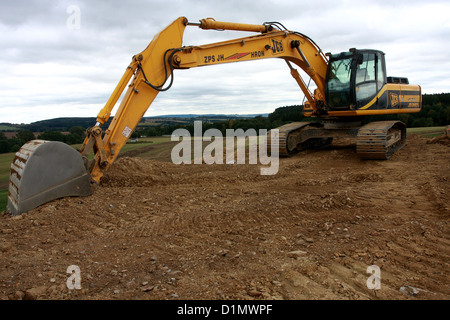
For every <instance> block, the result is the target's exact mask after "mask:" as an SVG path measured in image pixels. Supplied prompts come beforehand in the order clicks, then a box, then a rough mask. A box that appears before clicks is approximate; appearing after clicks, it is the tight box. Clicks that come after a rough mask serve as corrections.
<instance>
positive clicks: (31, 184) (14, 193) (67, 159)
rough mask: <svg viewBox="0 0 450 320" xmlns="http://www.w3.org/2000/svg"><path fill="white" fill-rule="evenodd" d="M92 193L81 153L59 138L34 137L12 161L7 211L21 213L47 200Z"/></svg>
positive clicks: (14, 213) (15, 213)
mask: <svg viewBox="0 0 450 320" xmlns="http://www.w3.org/2000/svg"><path fill="white" fill-rule="evenodd" d="M91 194H92V188H91V185H90V176H89V173H88V172H87V171H86V169H85V167H84V162H83V159H82V157H81V155H80V154H79V153H78V152H77V151H76V150H75V149H73V148H72V147H70V146H68V145H67V144H65V143H62V142H57V141H44V140H33V141H30V142H28V143H26V144H24V145H23V146H22V148H21V149H20V150H19V151H18V152H17V153H16V156H15V158H14V161H13V163H12V164H11V173H10V178H9V191H8V206H7V211H8V212H10V213H11V214H13V215H19V214H22V213H24V212H27V211H29V210H32V209H34V208H36V207H38V206H40V205H42V204H44V203H46V202H49V201H52V200H55V199H58V198H63V197H67V196H88V195H91Z"/></svg>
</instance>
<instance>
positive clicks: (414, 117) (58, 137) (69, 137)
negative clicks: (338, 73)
mask: <svg viewBox="0 0 450 320" xmlns="http://www.w3.org/2000/svg"><path fill="white" fill-rule="evenodd" d="M69 120H70V121H69ZM195 120H201V121H202V130H203V133H204V131H206V130H208V129H212V128H214V129H219V130H220V131H221V132H222V134H223V135H225V134H226V129H234V130H236V129H243V130H244V131H246V130H248V129H255V130H256V132H259V130H260V129H267V130H270V129H273V128H277V127H279V126H282V125H283V124H286V123H289V122H296V121H319V119H317V118H311V117H304V116H303V106H301V105H293V106H284V107H280V108H277V109H275V111H274V112H272V113H270V114H269V115H268V117H263V116H257V117H253V118H247V119H245V118H235V117H233V118H230V119H228V120H222V121H207V120H205V119H203V118H202V117H198V118H191V123H190V124H167V123H166V124H161V125H158V126H143V127H138V128H137V129H136V131H135V132H133V134H132V136H131V137H132V138H139V137H143V136H145V137H154V136H162V135H171V134H172V132H173V131H174V130H176V129H178V128H185V129H187V130H188V131H189V132H190V133H191V135H193V134H194V121H195ZM380 120H400V121H403V122H404V123H405V124H406V125H407V127H409V128H412V127H433V126H446V125H449V124H450V93H440V94H424V95H423V96H422V111H421V112H419V113H407V114H398V115H386V116H370V117H366V118H365V119H364V120H363V122H364V123H368V122H372V121H380ZM52 121H54V122H52ZM67 121H69V122H67ZM80 121H82V122H81V123H83V121H86V125H85V126H83V125H79V124H80ZM110 121H111V120H110ZM92 123H93V121H92V119H90V118H89V119H82V118H75V120H74V119H72V118H60V119H54V120H45V121H42V122H38V123H33V124H31V125H29V126H30V127H27V128H26V129H22V130H21V131H19V132H18V133H17V134H16V136H15V137H13V138H10V139H8V138H6V136H5V135H4V133H3V132H0V153H5V152H16V151H18V150H19V148H20V147H21V146H22V145H23V144H24V143H26V142H28V141H29V140H32V139H35V137H34V134H33V132H32V131H31V129H39V128H40V127H41V126H42V125H44V124H45V125H46V126H47V127H46V128H49V127H48V126H50V129H47V130H46V131H45V132H43V133H42V134H40V135H39V136H38V137H37V138H38V139H43V140H51V141H61V142H65V143H67V144H79V143H82V142H83V140H84V137H85V130H86V128H88V127H89V126H91V125H92ZM68 124H69V125H70V124H77V125H76V126H73V127H71V128H70V130H69V134H66V135H64V134H62V133H61V132H59V131H57V130H54V129H53V128H65V127H66V126H67V125H68ZM83 124H84V123H83ZM104 126H105V127H107V126H109V122H108V123H107V124H105V125H104Z"/></svg>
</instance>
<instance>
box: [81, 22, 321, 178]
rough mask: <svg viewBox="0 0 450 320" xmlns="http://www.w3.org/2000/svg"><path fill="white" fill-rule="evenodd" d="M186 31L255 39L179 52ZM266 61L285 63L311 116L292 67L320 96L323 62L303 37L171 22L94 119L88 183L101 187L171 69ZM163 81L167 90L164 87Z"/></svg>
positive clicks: (85, 151)
mask: <svg viewBox="0 0 450 320" xmlns="http://www.w3.org/2000/svg"><path fill="white" fill-rule="evenodd" d="M190 25H191V26H198V27H200V28H202V29H216V30H239V31H250V32H259V33H260V34H257V35H253V36H249V37H244V38H239V39H234V40H229V41H224V42H219V43H213V44H207V45H203V46H185V47H183V46H182V38H183V33H184V30H185V28H186V27H187V26H190ZM268 58H278V59H284V60H285V61H286V63H287V64H288V66H289V68H290V70H291V74H292V76H293V77H294V78H295V80H296V81H297V83H298V84H299V86H300V88H301V90H302V91H303V93H304V94H305V96H306V98H307V99H308V101H309V103H310V104H311V106H312V107H313V109H314V110H316V109H317V107H316V105H317V99H316V97H315V96H317V93H316V94H315V95H314V94H313V93H312V92H310V90H309V89H308V87H307V86H306V84H305V82H304V80H303V79H302V78H301V77H300V74H299V72H298V71H297V69H295V68H294V67H293V65H297V66H298V67H300V68H301V69H302V70H304V71H305V72H306V73H307V74H308V75H309V76H310V77H311V79H312V80H313V81H314V82H315V84H316V86H317V90H318V91H319V92H320V94H319V96H322V97H323V96H324V90H325V89H324V83H325V76H326V72H327V59H326V57H325V55H324V54H323V53H322V51H321V50H320V48H319V47H318V46H317V45H316V44H315V43H314V42H313V41H312V40H311V39H309V38H308V37H306V36H304V35H302V34H300V33H297V32H292V31H288V30H279V29H276V28H274V27H273V26H272V25H271V24H263V25H251V24H239V23H229V22H219V21H215V20H213V19H211V18H209V19H203V20H201V21H200V23H190V22H188V20H187V19H186V18H184V17H181V18H178V19H177V20H175V21H174V22H173V23H172V24H171V25H169V26H168V27H167V28H166V29H164V30H163V31H161V32H160V33H159V34H158V35H157V36H155V38H154V39H153V41H152V42H151V43H150V44H149V46H148V47H147V48H146V49H145V50H144V51H143V52H141V53H140V54H137V55H135V56H134V57H133V59H132V61H131V63H130V65H129V66H128V68H127V70H126V71H125V74H124V75H123V77H122V79H121V80H120V82H119V83H118V85H117V87H116V89H115V90H114V92H113V94H112V95H111V97H110V99H109V100H108V102H107V104H106V105H105V107H104V108H103V109H102V110H101V111H100V113H99V114H98V116H97V124H96V126H94V127H93V128H90V129H89V130H88V135H87V137H86V139H85V141H84V144H83V146H82V148H81V154H82V155H83V157H85V158H87V156H88V155H89V154H90V153H91V151H92V150H94V152H95V159H94V161H93V164H92V167H91V168H90V175H91V178H92V180H94V181H96V182H99V181H100V179H101V177H102V176H103V173H104V172H105V171H106V170H107V169H108V167H109V166H110V165H111V164H112V163H113V162H114V160H115V159H116V157H117V156H118V154H119V152H120V150H121V149H122V147H123V146H124V145H125V143H126V141H127V140H128V138H129V137H130V135H131V133H132V132H133V131H134V130H135V128H136V126H137V125H138V123H139V121H140V120H141V118H142V117H143V116H144V114H145V112H146V111H147V110H148V108H149V107H150V105H151V103H152V102H153V101H154V99H155V97H156V96H157V95H158V93H159V92H161V91H166V90H168V89H169V88H170V86H171V84H172V81H173V72H174V70H175V69H189V68H195V67H200V66H211V65H216V64H223V63H232V62H243V61H251V60H260V59H268ZM132 77H133V79H132V80H131V82H130V79H131V78H132ZM169 79H170V80H169ZM168 81H170V84H168V85H166V84H167V82H168ZM129 82H130V84H129V86H128V90H127V91H126V94H125V96H124V98H123V99H122V102H121V104H120V106H119V108H118V110H117V112H116V115H115V116H114V119H113V120H112V122H111V124H110V126H109V128H108V129H107V130H106V131H105V133H104V137H103V138H101V137H102V130H101V128H100V125H102V124H104V123H105V122H106V121H108V119H109V117H110V115H111V112H112V110H113V108H114V106H115V104H116V103H117V101H118V99H119V97H120V96H121V94H122V92H123V91H124V89H125V87H126V85H127V84H128V83H129Z"/></svg>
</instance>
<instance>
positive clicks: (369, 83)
mask: <svg viewBox="0 0 450 320" xmlns="http://www.w3.org/2000/svg"><path fill="white" fill-rule="evenodd" d="M357 59H358V61H357V64H356V70H355V86H354V88H355V101H356V108H357V109H360V108H364V109H368V108H370V109H377V107H378V99H375V98H376V97H377V94H378V92H379V91H380V90H381V88H382V87H383V85H384V84H385V82H386V81H385V72H384V70H385V68H384V63H383V61H384V59H383V56H382V53H381V52H377V51H368V52H364V51H362V52H361V53H360V54H359V55H358V58H357Z"/></svg>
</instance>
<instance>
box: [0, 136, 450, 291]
mask: <svg viewBox="0 0 450 320" xmlns="http://www.w3.org/2000/svg"><path fill="white" fill-rule="evenodd" d="M449 151H450V149H449V143H448V140H443V139H434V140H432V139H426V138H421V137H419V136H415V135H412V136H409V137H408V143H407V146H406V147H404V148H403V149H402V150H400V151H399V152H398V153H396V154H395V155H394V156H393V157H392V158H391V159H390V160H388V161H363V160H360V159H359V158H358V157H357V155H356V153H355V149H354V148H353V147H351V146H348V145H345V144H341V145H339V144H336V145H334V146H332V147H329V148H327V149H325V150H319V151H306V152H303V153H299V154H297V155H295V156H293V157H291V158H287V159H281V160H280V168H279V172H278V174H276V175H273V176H262V175H260V166H259V165H251V164H246V165H231V164H225V165H206V164H203V165H193V164H192V165H175V164H172V163H168V162H160V161H154V160H148V159H143V158H139V157H122V158H120V159H119V160H118V161H117V162H116V163H115V164H114V165H113V167H112V168H111V169H110V170H109V171H108V173H107V175H106V177H105V178H104V180H103V181H102V184H101V185H100V186H98V187H97V188H96V189H95V193H94V195H93V196H90V197H86V198H66V199H61V200H57V201H53V202H51V203H49V204H46V205H44V206H42V207H40V208H37V209H35V210H33V211H31V212H29V213H27V214H24V215H21V216H18V217H10V216H9V215H8V214H6V213H3V214H1V215H0V299H5V300H7V299H11V300H18V299H51V300H61V299H74V300H75V299H88V300H89V299H92V300H94V299H123V300H137V299H139V300H141V299H143V300H147V299H150V300H161V299H183V300H192V299H199V300H203V299H208V300H217V299H223V300H228V299H244V300H247V299H249V300H250V299H286V300H294V299H295V300H298V299H305V300H310V299H320V300H329V299H343V300H352V299H363V300H372V299H389V300H391V299H392V300H406V299H418V300H422V299H423V300H431V299H438V300H446V299H449V298H450V286H449V285H450V282H449V275H448V271H449V257H450V250H449V248H450V233H449V214H450V209H449V208H450V201H449V200H450V153H449ZM73 265H76V266H78V267H79V271H80V276H81V282H80V286H81V289H73V290H69V289H68V286H67V280H68V279H69V277H71V275H72V274H71V273H68V272H67V269H68V267H69V266H73ZM369 266H377V267H379V271H380V272H379V275H380V277H381V278H380V282H379V283H380V285H381V288H380V289H378V290H375V289H369V288H368V286H367V280H368V278H369V277H370V276H371V274H369V273H367V271H368V270H367V268H368V267H369ZM71 279H73V278H70V279H69V280H71ZM71 283H72V284H74V283H75V282H71ZM376 283H377V282H371V284H376Z"/></svg>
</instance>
